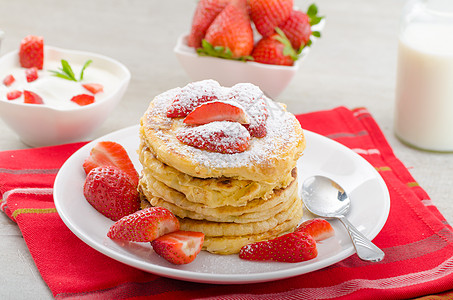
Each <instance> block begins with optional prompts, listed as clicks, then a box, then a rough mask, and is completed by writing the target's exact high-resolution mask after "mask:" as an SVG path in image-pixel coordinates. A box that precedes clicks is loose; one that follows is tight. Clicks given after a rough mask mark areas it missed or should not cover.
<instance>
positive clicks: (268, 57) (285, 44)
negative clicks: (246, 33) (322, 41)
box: [252, 28, 298, 66]
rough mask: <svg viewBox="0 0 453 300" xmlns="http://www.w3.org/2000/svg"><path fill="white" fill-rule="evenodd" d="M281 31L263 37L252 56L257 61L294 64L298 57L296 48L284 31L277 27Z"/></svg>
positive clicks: (286, 64) (284, 64)
mask: <svg viewBox="0 0 453 300" xmlns="http://www.w3.org/2000/svg"><path fill="white" fill-rule="evenodd" d="M277 31H278V32H279V33H276V34H273V35H271V36H268V37H265V38H262V39H261V40H259V41H258V43H257V44H256V45H255V48H254V49H253V52H252V57H253V59H254V61H255V62H259V63H263V64H270V65H283V66H292V65H293V64H294V61H296V60H297V59H298V55H297V52H296V50H294V48H293V47H292V46H291V42H290V41H289V40H288V39H287V38H286V36H285V35H284V33H283V32H281V30H279V29H278V28H277Z"/></svg>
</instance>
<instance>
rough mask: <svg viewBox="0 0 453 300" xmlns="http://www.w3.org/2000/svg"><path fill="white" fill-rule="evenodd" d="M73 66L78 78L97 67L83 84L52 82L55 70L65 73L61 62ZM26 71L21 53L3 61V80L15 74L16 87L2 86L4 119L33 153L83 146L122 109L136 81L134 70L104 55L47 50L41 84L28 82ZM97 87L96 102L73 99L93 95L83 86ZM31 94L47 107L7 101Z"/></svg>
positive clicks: (0, 61)
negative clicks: (19, 94) (120, 105)
mask: <svg viewBox="0 0 453 300" xmlns="http://www.w3.org/2000/svg"><path fill="white" fill-rule="evenodd" d="M62 59H64V60H66V61H68V62H69V63H70V65H71V67H72V69H73V71H74V73H75V74H76V75H78V74H79V73H80V71H81V69H82V67H83V65H84V64H85V62H86V61H87V60H92V63H91V64H90V66H89V67H87V68H86V69H85V71H84V77H83V80H82V81H80V82H75V81H69V80H66V79H62V78H59V77H56V76H53V75H52V73H51V72H50V70H58V69H59V68H61V60H62ZM24 72H25V69H24V68H22V67H21V66H20V63H19V57H18V51H13V52H10V53H7V54H5V55H4V56H2V57H1V58H0V79H1V80H3V78H5V77H6V76H7V75H9V74H12V75H13V76H14V77H15V79H16V80H15V82H13V84H12V85H11V86H9V87H7V86H5V85H4V84H1V83H0V117H1V118H2V119H3V121H4V122H5V123H6V124H7V125H8V126H9V127H10V128H11V129H12V130H14V131H15V132H16V133H17V134H18V135H19V137H20V139H21V140H22V141H23V142H24V143H25V144H27V145H29V146H33V147H41V146H50V145H57V144H63V143H69V142H77V141H82V140H84V139H85V138H86V137H87V136H88V135H89V134H90V133H91V132H92V131H94V130H95V129H96V128H97V127H99V126H100V125H101V124H102V123H103V122H104V121H105V120H106V119H107V118H108V116H109V115H110V113H111V112H112V110H113V109H114V108H115V107H116V106H117V104H118V103H119V102H120V100H121V98H122V97H123V95H124V93H125V92H126V89H127V86H128V85H129V81H130V78H131V74H130V72H129V70H128V69H127V68H126V67H125V66H124V65H123V64H121V63H119V62H118V61H116V60H114V59H111V58H108V57H106V56H103V55H99V54H95V53H89V52H83V51H75V50H66V49H60V48H55V47H51V46H45V47H44V66H43V69H42V70H39V71H38V75H39V78H38V79H37V80H35V81H32V82H27V80H26V79H25V76H24ZM84 83H98V84H101V85H102V86H103V92H100V93H97V94H96V95H95V102H94V103H92V104H89V105H85V106H80V105H77V104H76V103H74V102H71V101H70V99H71V98H72V97H73V96H75V95H78V94H87V93H89V92H88V91H87V90H86V89H85V88H84V87H83V86H82V84H84ZM12 89H16V90H21V91H23V90H29V91H32V92H34V93H36V94H38V95H39V96H40V97H41V98H42V99H43V101H44V104H27V103H24V100H23V97H21V98H19V99H15V100H7V97H6V94H7V93H8V91H10V90H12Z"/></svg>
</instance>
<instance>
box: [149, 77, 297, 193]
mask: <svg viewBox="0 0 453 300" xmlns="http://www.w3.org/2000/svg"><path fill="white" fill-rule="evenodd" d="M243 85H245V87H243V88H246V87H247V86H253V85H251V84H243ZM228 91H229V89H228V88H220V89H219V90H218V91H217V93H218V98H222V97H225V95H227V94H228ZM180 92H181V88H175V89H172V90H169V91H167V92H164V93H162V94H160V95H158V96H156V97H155V98H154V100H153V101H151V103H150V105H149V107H148V109H147V111H146V112H145V114H144V115H143V117H142V118H141V121H140V124H141V126H140V138H141V141H142V143H143V146H142V148H143V147H148V148H149V151H150V152H151V153H152V154H153V155H154V156H155V157H157V159H158V160H160V161H161V162H162V163H164V164H166V165H168V166H171V167H173V168H175V169H177V170H178V171H180V172H182V173H185V174H188V175H190V176H193V177H198V178H213V177H214V178H219V177H232V178H235V179H240V180H252V181H257V182H264V183H267V184H273V185H276V184H277V183H278V182H279V181H280V178H281V175H282V174H289V173H290V172H291V170H292V169H293V168H294V167H295V165H296V163H297V160H298V159H299V158H300V156H301V155H302V152H303V150H304V149H305V138H304V135H303V131H302V128H301V127H300V124H299V122H298V121H297V119H296V118H295V117H294V115H293V114H291V113H289V112H287V111H286V109H285V107H284V105H282V104H279V103H276V102H273V101H272V100H270V99H268V98H267V97H265V96H263V95H262V94H261V98H260V100H263V101H264V103H265V105H266V107H267V111H268V112H269V114H268V117H267V119H266V120H265V122H266V123H265V125H266V130H267V134H266V136H264V137H262V138H256V137H254V138H251V139H250V146H249V147H248V149H247V150H246V151H244V152H240V153H234V154H224V153H217V152H209V151H205V150H202V149H198V148H195V147H192V146H189V145H186V144H183V143H181V142H180V141H179V140H178V139H177V137H176V133H177V132H178V131H179V130H180V129H185V128H188V127H189V125H186V124H184V122H183V118H169V117H167V110H168V109H169V107H170V105H171V104H172V103H173V101H174V100H175V99H176V98H177V97H178V95H179V93H180Z"/></svg>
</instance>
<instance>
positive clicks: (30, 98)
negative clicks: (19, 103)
mask: <svg viewBox="0 0 453 300" xmlns="http://www.w3.org/2000/svg"><path fill="white" fill-rule="evenodd" d="M24 103H29V104H44V101H43V100H42V98H41V97H40V96H39V95H38V94H36V93H33V92H31V91H27V90H24Z"/></svg>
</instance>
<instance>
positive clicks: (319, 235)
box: [294, 218, 335, 242]
mask: <svg viewBox="0 0 453 300" xmlns="http://www.w3.org/2000/svg"><path fill="white" fill-rule="evenodd" d="M294 231H295V232H296V231H300V232H306V233H308V234H309V235H311V236H312V237H313V238H314V239H315V241H317V242H319V241H322V240H325V239H327V238H330V237H331V236H334V235H335V231H334V230H333V227H332V225H330V223H329V222H328V221H326V220H324V219H321V218H315V219H311V220H307V221H305V222H303V223H302V224H300V225H299V226H297V228H296V229H295V230H294Z"/></svg>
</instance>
